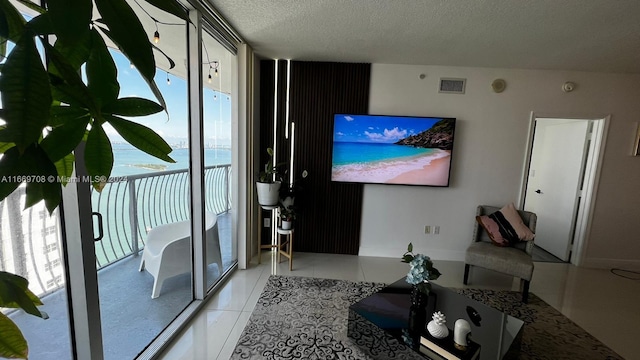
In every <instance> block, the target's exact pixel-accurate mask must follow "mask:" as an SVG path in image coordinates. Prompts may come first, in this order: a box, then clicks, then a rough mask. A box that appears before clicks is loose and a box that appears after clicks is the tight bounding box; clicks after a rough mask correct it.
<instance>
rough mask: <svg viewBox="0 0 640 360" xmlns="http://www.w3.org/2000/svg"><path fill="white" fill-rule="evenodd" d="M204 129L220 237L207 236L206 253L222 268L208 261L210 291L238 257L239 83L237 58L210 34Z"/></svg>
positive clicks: (205, 54) (205, 50)
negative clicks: (235, 151)
mask: <svg viewBox="0 0 640 360" xmlns="http://www.w3.org/2000/svg"><path fill="white" fill-rule="evenodd" d="M202 60H203V61H202V64H203V66H202V71H203V73H202V77H203V89H202V94H203V96H202V98H203V128H204V162H205V174H204V175H205V189H204V202H205V207H206V211H207V213H208V214H210V215H215V217H216V218H217V228H218V229H217V237H218V239H217V240H215V241H210V240H211V237H212V236H215V234H207V243H206V247H207V248H206V251H207V254H208V257H212V259H211V260H215V259H217V257H218V254H219V256H220V260H221V261H220V264H216V263H215V261H209V260H210V259H207V263H208V266H207V273H206V281H207V287H208V288H210V287H211V286H213V285H214V284H215V283H216V282H217V281H218V280H220V279H221V277H222V274H223V273H224V272H225V271H226V270H228V269H229V268H230V267H231V266H233V265H234V264H235V263H236V261H237V259H238V257H237V249H236V246H235V245H234V241H233V237H232V234H233V231H232V221H231V213H232V201H231V186H232V184H233V178H232V175H233V174H232V171H231V158H232V148H233V147H232V145H233V141H232V139H233V135H232V131H231V128H232V113H233V107H232V103H233V102H232V98H233V97H234V96H235V94H234V93H233V91H234V90H233V84H234V82H235V81H236V75H235V74H236V58H235V56H234V55H233V54H231V53H230V52H229V51H228V50H227V49H225V48H224V47H223V46H221V45H220V44H219V43H218V41H217V40H216V39H214V38H213V37H212V36H211V35H209V34H208V33H207V32H203V34H202Z"/></svg>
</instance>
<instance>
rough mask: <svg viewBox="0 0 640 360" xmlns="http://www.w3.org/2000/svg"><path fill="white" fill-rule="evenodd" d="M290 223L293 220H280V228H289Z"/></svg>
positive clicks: (291, 223)
mask: <svg viewBox="0 0 640 360" xmlns="http://www.w3.org/2000/svg"><path fill="white" fill-rule="evenodd" d="M292 225H293V221H286V220H282V230H291V226H292Z"/></svg>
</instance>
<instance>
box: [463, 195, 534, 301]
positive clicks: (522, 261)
mask: <svg viewBox="0 0 640 360" xmlns="http://www.w3.org/2000/svg"><path fill="white" fill-rule="evenodd" d="M498 210H500V208H499V207H495V206H487V205H480V206H478V209H477V211H476V215H479V216H480V215H489V214H491V213H493V212H495V211H498ZM518 213H519V214H520V217H521V218H522V221H523V222H524V224H525V225H527V226H528V227H529V229H531V231H532V232H534V233H535V230H536V221H537V216H536V214H534V213H532V212H529V211H521V210H518ZM474 229H475V230H474V232H473V242H472V244H471V245H470V246H469V247H468V248H467V252H466V254H465V261H464V262H465V265H464V280H463V283H464V284H465V285H467V284H468V282H469V281H468V280H469V268H470V267H471V266H479V267H482V268H485V269H489V270H495V271H498V272H501V273H504V274H508V275H511V276H515V277H518V278H520V288H521V290H522V302H524V303H526V302H527V300H528V297H529V283H530V282H531V277H532V276H533V259H532V258H531V254H532V252H533V240H531V241H523V242H519V243H517V244H515V246H512V247H511V246H510V247H499V246H495V245H493V244H492V243H491V239H489V235H488V234H487V233H486V231H485V230H484V229H483V228H482V226H480V224H478V222H475V226H474Z"/></svg>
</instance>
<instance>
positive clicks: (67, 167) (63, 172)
mask: <svg viewBox="0 0 640 360" xmlns="http://www.w3.org/2000/svg"><path fill="white" fill-rule="evenodd" d="M75 160H76V157H75V156H74V155H73V153H71V154H68V155H67V156H65V157H64V158H62V159H60V160H58V161H56V169H57V170H58V176H61V177H62V185H63V186H66V185H67V183H68V182H69V181H68V179H69V178H70V177H71V175H73V163H74V161H75Z"/></svg>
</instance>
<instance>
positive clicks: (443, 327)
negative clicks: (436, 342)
mask: <svg viewBox="0 0 640 360" xmlns="http://www.w3.org/2000/svg"><path fill="white" fill-rule="evenodd" d="M432 317H433V320H431V321H429V323H428V324H427V330H428V331H429V334H431V336H433V337H434V338H436V339H444V338H446V337H447V336H448V335H449V329H448V328H447V317H446V316H444V314H443V313H441V312H440V311H436V312H435V313H433V316H432Z"/></svg>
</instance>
